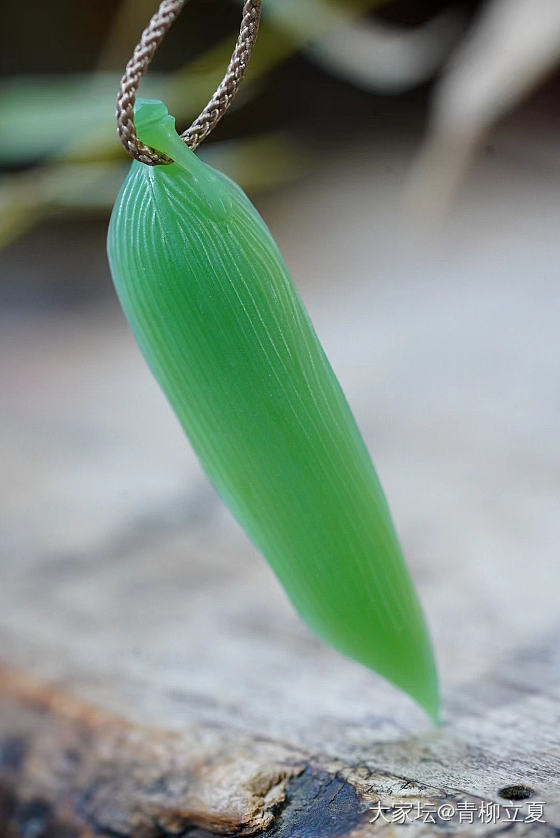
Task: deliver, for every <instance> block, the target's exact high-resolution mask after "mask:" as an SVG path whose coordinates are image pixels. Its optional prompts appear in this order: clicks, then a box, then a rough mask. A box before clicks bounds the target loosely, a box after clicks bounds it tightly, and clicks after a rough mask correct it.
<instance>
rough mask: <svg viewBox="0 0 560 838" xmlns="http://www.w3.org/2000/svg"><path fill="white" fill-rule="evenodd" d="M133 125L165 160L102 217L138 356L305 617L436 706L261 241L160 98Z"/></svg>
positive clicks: (412, 624)
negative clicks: (169, 161)
mask: <svg viewBox="0 0 560 838" xmlns="http://www.w3.org/2000/svg"><path fill="white" fill-rule="evenodd" d="M136 124H137V130H138V134H139V136H140V138H141V139H142V140H143V141H144V142H145V143H147V144H149V145H151V146H153V147H154V148H157V149H159V150H160V151H164V152H165V153H167V154H168V155H169V156H170V157H171V158H173V160H174V162H173V163H172V164H171V165H167V166H155V167H150V166H146V165H144V164H142V163H139V162H137V161H134V162H133V163H132V166H131V168H130V172H129V174H128V176H127V178H126V180H125V182H124V184H123V187H122V189H121V191H120V194H119V196H118V199H117V202H116V205H115V208H114V211H113V215H112V218H111V223H110V228H109V241H108V252H109V261H110V265H111V271H112V274H113V279H114V283H115V288H116V291H117V294H118V296H119V299H120V302H121V304H122V307H123V309H124V312H125V315H126V317H127V319H128V322H129V323H130V326H131V328H132V331H133V332H134V334H135V336H136V339H137V341H138V344H139V346H140V349H141V350H142V352H143V354H144V357H145V359H146V361H147V362H148V364H149V366H150V367H151V369H152V372H153V374H154V375H155V377H156V378H157V380H158V382H159V383H160V385H161V387H162V389H163V391H164V392H165V394H166V396H167V398H168V399H169V402H170V403H171V405H172V407H173V409H174V411H175V413H176V415H177V417H178V418H179V421H180V422H181V424H182V426H183V428H184V429H185V432H186V434H187V435H188V437H189V439H190V441H191V443H192V445H193V447H194V449H195V451H196V453H197V455H198V457H199V459H200V462H201V463H202V466H203V467H204V469H205V471H206V473H207V475H208V477H209V478H210V480H211V481H212V483H213V484H214V486H215V487H216V488H217V490H218V492H219V493H220V495H221V497H222V498H223V500H224V501H225V503H226V504H227V505H228V506H229V508H230V509H231V511H232V512H233V514H234V515H235V517H236V518H237V520H238V521H239V523H240V524H241V525H242V526H243V527H244V529H245V530H246V532H247V533H248V534H249V536H250V537H251V539H252V540H253V542H254V543H255V544H256V545H257V547H258V548H259V549H260V551H261V552H262V554H263V555H264V556H265V558H266V559H267V561H268V562H269V563H270V565H271V567H272V568H273V570H274V572H275V573H276V575H277V576H278V578H279V580H280V582H281V583H282V585H283V586H284V588H285V590H286V592H287V594H288V596H289V597H290V599H291V601H292V603H293V605H294V606H295V608H296V609H297V611H298V612H299V614H300V615H301V616H302V617H303V619H304V620H305V621H306V622H307V623H308V624H309V626H311V628H312V629H314V630H315V632H317V634H318V635H320V636H321V637H322V638H323V639H324V640H325V641H327V642H328V643H330V644H331V645H332V646H334V647H335V648H336V649H338V650H339V651H340V652H343V653H344V654H345V655H348V656H349V657H351V658H354V659H355V660H357V661H360V662H361V663H362V664H365V665H366V666H368V667H370V668H371V669H374V670H375V671H376V672H378V673H380V674H381V675H383V676H384V677H385V678H387V679H389V680H390V681H392V682H393V683H394V684H396V685H398V686H399V687H401V688H402V689H404V690H406V691H407V692H408V693H409V694H410V695H411V696H413V697H414V698H415V699H416V700H417V701H418V702H419V703H420V704H421V705H422V706H423V707H424V708H425V709H426V710H427V712H428V713H429V714H430V715H431V716H432V717H433V718H437V714H438V690H437V678H436V672H435V666H434V660H433V656H432V651H431V645H430V640H429V636H428V633H427V630H426V625H425V621H424V618H423V615H422V610H421V607H420V604H419V602H418V599H417V596H416V594H415V591H414V587H413V585H412V582H411V579H410V576H409V574H408V571H407V568H406V565H405V562H404V559H403V556H402V552H401V548H400V546H399V542H398V539H397V536H396V534H395V530H394V527H393V524H392V521H391V516H390V513H389V509H388V507H387V503H386V500H385V496H384V494H383V490H382V489H381V486H380V484H379V480H378V478H377V475H376V473H375V470H374V467H373V464H372V462H371V459H370V456H369V454H368V451H367V449H366V447H365V444H364V442H363V440H362V438H361V436H360V432H359V430H358V428H357V426H356V422H355V420H354V418H353V416H352V413H351V412H350V409H349V407H348V404H347V402H346V399H345V397H344V394H343V393H342V390H341V388H340V385H339V383H338V381H337V379H336V377H335V375H334V373H333V371H332V369H331V367H330V365H329V362H328V360H327V358H326V356H325V354H324V352H323V349H322V347H321V344H320V343H319V341H318V339H317V336H316V334H315V331H314V329H313V326H312V324H311V322H310V320H309V316H308V315H307V312H306V311H305V309H304V307H303V304H302V302H301V300H300V298H299V296H298V294H297V292H296V290H295V288H294V285H293V282H292V280H291V278H290V275H289V273H288V271H287V269H286V266H285V265H284V262H283V260H282V256H281V255H280V253H279V251H278V248H277V247H276V244H275V243H274V241H273V239H272V237H271V235H270V233H269V231H268V229H267V227H266V225H265V224H264V222H263V220H262V218H261V217H260V216H259V214H258V213H257V211H256V210H255V208H254V207H253V205H252V204H251V203H250V201H249V200H248V198H247V197H246V195H245V194H244V193H243V192H242V190H241V189H240V188H239V187H238V186H237V185H236V184H235V183H233V182H232V181H231V180H229V179H228V178H227V177H225V176H224V175H222V174H221V173H220V172H217V171H215V170H213V169H211V168H210V167H209V166H207V165H206V164H205V163H203V162H202V161H201V160H200V159H199V158H198V157H197V156H196V155H195V154H193V152H191V151H190V150H189V149H188V148H187V147H186V146H185V145H184V143H183V142H182V141H181V139H180V138H179V137H178V135H177V133H176V131H175V124H174V120H173V118H172V117H171V116H169V114H168V113H167V110H166V108H165V106H164V105H163V104H162V103H161V102H155V101H143V102H141V103H140V104H139V105H138V107H137V110H136ZM373 694H374V693H372V695H373Z"/></svg>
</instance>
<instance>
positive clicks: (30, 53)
mask: <svg viewBox="0 0 560 838" xmlns="http://www.w3.org/2000/svg"><path fill="white" fill-rule="evenodd" d="M153 10H154V3H152V2H147V0H120V2H117V0H98V2H96V3H93V4H92V3H82V4H76V3H73V2H70V1H69V0H52V2H49V3H48V4H45V3H40V2H28V3H26V4H17V3H12V4H8V5H7V6H6V8H4V9H3V12H2V20H3V25H2V31H1V32H0V62H1V70H2V80H1V82H0V165H1V167H2V176H1V179H0V244H1V247H2V250H1V251H0V264H1V279H0V298H1V309H0V324H1V328H0V365H1V385H0V386H1V392H2V411H1V427H0V449H1V457H2V464H3V465H2V473H3V481H2V482H3V483H4V486H3V490H2V492H3V498H2V506H3V518H4V523H3V525H2V535H1V537H2V541H3V545H2V554H3V556H5V557H6V560H5V561H4V559H2V561H3V571H2V572H3V577H4V580H5V582H6V584H5V585H4V591H5V594H6V596H5V602H4V605H3V608H2V621H3V624H4V626H5V628H6V630H8V631H14V632H16V631H18V630H20V629H21V626H22V625H23V623H22V622H21V621H22V620H23V619H24V617H23V616H22V614H21V610H20V609H19V607H18V602H19V603H21V601H22V597H23V596H24V595H25V591H26V589H27V587H28V586H29V568H30V567H31V568H32V567H34V566H35V563H36V562H38V561H39V557H42V558H41V561H45V557H47V558H49V561H51V562H52V563H54V561H55V559H56V560H57V562H58V565H57V566H58V567H60V568H62V569H61V570H59V571H57V573H59V576H58V577H56V578H58V580H59V582H60V579H61V576H60V574H63V573H64V572H69V570H68V568H69V567H70V566H71V567H72V568H73V570H72V573H73V574H74V577H73V579H74V580H77V579H78V576H79V572H80V571H79V568H80V566H81V565H80V557H81V558H82V559H84V557H88V556H89V557H91V556H92V555H94V554H99V555H101V554H105V553H106V554H107V555H111V556H112V561H113V562H114V563H116V562H117V559H119V560H120V561H121V566H123V565H122V562H124V563H125V565H126V557H127V556H128V557H131V556H133V554H134V552H135V549H136V546H137V545H138V544H139V543H140V542H142V544H143V546H144V547H145V548H146V549H147V548H148V547H150V549H151V550H152V552H153V551H156V552H157V553H158V555H163V554H165V555H169V556H176V557H179V556H180V555H181V553H182V552H183V551H184V545H185V543H186V541H185V539H187V538H190V537H191V535H192V533H193V532H195V530H196V532H197V533H198V535H197V538H198V539H199V541H198V542H197V543H198V545H199V548H200V549H202V547H200V545H203V547H204V550H207V551H210V547H211V544H212V543H213V544H215V543H216V542H215V539H216V538H217V535H216V533H217V529H216V524H215V518H212V520H213V521H214V523H213V527H214V535H213V536H210V535H209V534H208V530H207V528H206V529H205V522H206V523H207V522H208V520H209V516H210V517H211V516H212V515H213V516H216V515H218V516H221V517H220V520H222V518H223V527H224V530H223V532H224V533H225V534H224V535H223V538H222V541H221V542H220V544H221V547H216V546H215V548H214V549H215V554H216V555H217V554H218V553H220V552H222V553H223V551H224V550H225V549H226V547H225V546H224V545H226V544H229V545H232V544H233V545H237V546H236V548H235V550H233V548H232V554H233V553H236V555H237V557H239V555H240V554H241V553H243V551H245V552H247V551H248V550H250V548H249V547H248V545H247V544H246V542H245V541H244V537H243V536H242V535H241V534H240V533H239V532H238V531H237V529H236V527H235V525H234V524H233V522H231V521H230V519H229V518H228V516H227V513H226V512H225V511H223V510H221V507H219V506H218V505H216V504H215V499H214V496H213V494H212V492H211V490H210V489H209V488H208V487H207V485H206V482H205V480H204V478H203V476H202V474H201V473H200V471H199V467H198V465H197V463H196V462H195V460H194V456H193V455H192V452H191V451H190V448H189V447H188V445H187V443H186V442H185V440H184V439H183V437H182V434H181V433H180V431H179V429H178V428H177V425H176V422H175V419H174V417H173V416H172V414H171V411H170V410H169V408H168V407H167V405H166V404H165V402H164V400H163V397H162V396H161V394H160V393H159V391H158V389H157V387H156V385H155V384H154V382H152V380H151V378H150V375H149V373H148V371H147V369H146V367H145V366H144V364H143V362H142V360H141V358H140V355H139V353H138V351H137V349H136V347H135V345H134V343H133V341H132V338H131V336H130V334H129V332H128V330H127V327H126V324H125V323H124V320H123V317H122V314H121V312H120V310H119V308H118V305H117V302H116V298H115V296H114V293H113V290H112V286H111V281H110V276H109V271H108V267H107V263H106V256H105V236H106V229H107V223H108V218H109V213H110V208H111V205H112V203H113V201H114V199H115V196H116V193H117V191H118V188H119V185H120V183H121V182H122V179H123V177H124V175H125V172H126V170H127V167H128V165H129V161H128V160H127V159H126V156H125V154H124V153H123V150H122V148H121V147H120V145H119V143H118V141H117V137H116V131H115V122H114V98H115V94H116V90H117V85H118V79H119V77H120V75H121V73H122V69H123V67H124V64H125V63H126V61H127V59H128V57H129V55H130V53H131V51H132V48H133V46H134V45H135V43H136V41H137V40H138V38H139V35H140V32H141V30H142V28H143V26H144V25H145V24H146V22H147V20H148V18H149V16H150V14H151V13H152V11H153ZM239 18H240V4H239V3H235V2H227V0H191V2H190V3H189V4H188V5H187V7H186V8H185V9H184V11H183V13H182V15H181V17H180V18H179V20H178V21H177V22H176V24H175V26H174V28H173V29H172V31H171V32H170V34H169V36H168V37H167V39H166V41H165V42H164V44H163V45H162V46H161V48H160V49H159V51H158V53H157V55H156V58H155V61H154V64H153V68H152V70H151V71H150V73H149V74H148V76H147V77H146V78H145V80H144V81H143V84H142V88H141V95H149V96H157V97H158V98H162V99H164V100H165V102H166V104H167V105H168V106H169V109H170V111H171V112H172V113H174V114H175V115H176V118H177V124H178V126H179V127H180V128H181V130H182V129H183V128H184V127H186V126H187V125H188V124H189V123H190V121H191V120H192V119H193V118H194V116H196V115H197V114H198V112H199V110H200V109H201V107H202V106H203V105H204V104H205V103H206V101H207V100H208V98H209V97H210V95H211V93H212V92H213V90H214V88H215V86H216V84H217V82H218V81H219V79H220V78H221V75H222V74H223V71H224V68H225V66H226V64H227V61H228V59H229V55H230V53H231V50H232V47H233V43H234V40H235V37H236V34H237V30H238V26H239ZM559 63H560V4H559V3H558V2H557V0H476V1H475V0H426V2H422V3H419V2H416V1H415V2H412V0H393V2H390V0H387V2H379V1H378V2H374V0H371V2H368V0H264V19H263V24H262V29H261V34H260V37H259V41H258V43H257V47H256V51H255V55H254V60H253V63H252V66H251V69H250V72H249V74H248V77H247V80H246V82H245V83H244V85H243V87H242V90H241V93H240V94H239V97H238V99H237V100H236V102H235V104H234V106H233V107H232V108H231V110H230V112H229V113H228V114H227V115H226V117H225V118H224V119H223V121H222V122H221V123H220V125H219V126H218V128H217V129H216V130H215V131H214V133H213V134H212V135H211V137H210V138H209V139H208V140H207V141H206V142H205V143H204V144H203V145H202V147H201V149H200V154H201V156H202V157H203V158H204V159H205V160H207V161H208V162H210V163H211V164H212V165H215V166H216V167H218V168H220V169H222V170H224V171H226V172H227V173H228V174H229V175H231V176H232V177H233V178H234V179H235V180H237V181H238V182H239V183H240V184H241V185H242V186H243V187H244V188H245V189H246V191H247V192H248V193H249V194H250V196H251V198H252V199H253V200H254V201H255V203H256V204H257V206H258V208H259V210H260V211H261V213H262V214H263V216H264V217H265V219H266V221H267V223H268V225H269V226H270V228H271V229H272V232H273V234H274V235H275V237H276V239H277V241H278V243H279V245H280V248H281V250H282V251H283V253H284V256H285V258H286V261H287V263H288V266H289V267H290V269H291V271H292V274H293V276H294V280H295V282H296V285H297V286H298V288H299V289H300V291H301V293H302V296H303V298H304V300H305V302H306V304H307V306H308V308H309V310H310V313H311V315H312V317H313V319H314V322H315V323H316V326H317V330H318V333H319V335H320V337H321V339H322V340H323V343H324V345H325V347H326V349H327V352H328V354H329V356H330V358H331V360H332V362H333V366H334V368H335V370H336V372H337V374H338V375H339V377H340V379H341V381H342V384H343V387H344V389H345V390H346V392H347V395H348V397H349V401H350V403H351V405H352V407H353V409H354V410H355V413H356V415H357V418H358V421H359V423H360V425H361V427H362V428H363V431H364V436H365V437H366V441H367V443H368V445H369V447H370V450H371V451H372V454H373V457H374V460H375V462H376V464H377V466H378V468H379V471H380V474H381V478H382V481H383V483H384V486H385V488H386V491H387V495H388V498H389V501H390V504H391V507H392V509H393V512H394V515H395V518H396V521H397V525H398V529H399V531H400V533H401V535H402V538H403V541H404V544H405V548H406V553H407V555H408V557H409V561H410V564H411V568H412V571H413V574H414V576H415V578H416V580H417V581H418V583H419V585H420V588H421V594H422V599H423V601H424V603H425V604H426V609H427V613H428V615H429V619H430V623H431V625H432V629H433V631H434V634H435V638H436V647H437V648H439V653H440V659H441V665H442V671H443V677H444V681H445V682H446V683H449V682H450V681H453V679H454V678H455V679H465V678H467V677H473V678H476V675H477V672H479V670H480V668H481V666H483V663H481V661H483V660H486V658H485V657H484V655H485V651H484V650H487V649H488V646H489V645H490V646H491V647H492V651H493V654H495V655H500V654H502V653H503V654H506V653H507V652H508V651H509V650H511V649H513V648H515V647H516V646H518V645H519V644H523V642H524V640H525V638H526V637H527V636H528V632H531V634H534V633H535V632H537V633H543V634H544V633H546V632H547V631H549V629H550V626H551V625H552V623H553V622H554V620H555V619H556V615H557V599H558V596H557V587H556V586H555V585H551V584H550V582H549V580H550V574H551V567H553V565H555V564H557V545H558V540H559V536H560V521H559V518H560V516H559V515H558V487H559V475H560V445H559V430H558V428H559V422H558V418H559V412H558V410H559V407H560V391H559V386H558V382H559V372H560V360H559V357H560V353H559V349H560V338H559V329H558V313H559V311H560V305H559V304H560V283H559V282H558V279H559V277H558V273H559V268H558V265H559V264H560V259H559V255H560V253H559V248H560V244H559V234H558V230H559V229H560V209H559V206H560V204H559V189H560V155H559V153H558V148H559V146H560V108H559V107H558V98H559V93H560V77H559V75H558V70H557V66H558V64H559ZM189 504H190V506H189ZM187 508H188V509H190V512H189V514H188V515H187V514H186V512H185V510H186V509H187ZM216 509H220V510H221V511H219V512H216ZM209 510H212V511H211V513H210V512H209ZM197 527H198V528H199V529H197ZM189 533H190V534H191V535H189ZM212 539H214V541H212ZM108 545H111V547H110V549H109V547H108ZM135 545H136V546H135ZM166 550H167V551H168V553H165V551H166ZM177 560H178V558H177ZM253 560H254V561H255V562H256V561H257V559H256V557H252V558H251V561H253ZM84 561H85V559H84ZM169 561H170V562H171V564H173V562H174V561H175V559H170V560H169ZM234 561H239V558H237V559H235V560H234ZM159 567H160V570H159V573H160V574H163V576H162V575H160V576H159V577H158V580H159V582H158V583H157V584H160V585H163V582H162V581H161V580H162V579H163V580H165V578H166V576H165V573H166V571H165V567H166V565H165V562H164V563H163V564H160V566H159ZM529 568H530V572H529ZM65 569H66V570H65ZM263 572H264V571H263ZM169 573H170V574H171V571H169ZM76 574H77V575H76ZM171 576H172V574H171V575H170V577H169V578H171ZM108 578H109V577H107V579H108ZM113 578H114V577H113ZM124 578H126V579H127V580H128V582H130V578H131V576H130V573H129V572H127V573H126V574H125V577H123V579H124ZM173 578H174V577H173ZM107 579H106V581H105V583H104V584H107V585H109V586H111V585H113V584H114V583H113V582H110V581H107ZM438 580H443V581H441V582H440V581H438ZM152 581H153V582H154V584H156V583H155V580H152ZM123 584H124V582H123ZM75 585H78V581H75V584H74V582H72V584H71V585H70V586H69V587H68V588H64V586H62V587H61V585H60V584H58V583H57V586H55V588H54V589H53V588H50V589H49V592H47V591H45V592H44V596H43V597H42V598H38V599H37V601H36V602H35V603H34V608H35V611H34V613H35V614H36V615H37V620H38V626H37V628H36V631H37V632H39V631H43V632H46V631H47V628H46V625H47V623H48V620H47V616H46V612H47V611H49V613H50V611H51V610H52V609H53V608H54V609H56V608H69V603H71V602H73V601H78V602H79V603H80V607H79V614H78V613H74V612H73V613H74V616H73V619H74V621H75V622H74V623H72V622H70V623H69V624H68V625H69V627H70V629H71V627H72V626H78V625H80V624H81V623H80V621H82V622H84V621H85V622H86V623H87V620H88V619H90V620H94V621H95V619H99V613H100V612H99V611H98V610H97V611H95V610H91V611H88V609H89V608H91V609H93V606H91V605H89V604H88V602H89V600H88V594H87V592H86V589H85V588H84V589H83V591H82V597H81V599H80V597H79V596H78V594H77V590H78V589H77V588H76V587H75ZM88 590H89V591H90V590H91V589H88ZM497 591H498V592H499V594H498V596H499V602H497V600H496V597H497ZM166 595H168V596H173V592H172V591H166ZM77 596H78V599H77V600H76V597H77ZM108 601H109V600H106V602H108ZM463 602H464V603H466V604H464V605H462V604H461V603H463ZM61 603H62V604H61ZM105 607H107V608H110V605H106V606H105ZM255 607H258V606H257V605H255ZM278 607H282V608H283V607H284V606H283V605H282V606H278ZM154 608H155V604H154ZM496 609H498V611H499V612H500V620H501V624H500V625H501V629H500V630H499V631H496V632H495V633H493V634H492V636H489V634H488V630H487V623H484V621H483V620H482V618H483V617H484V615H488V614H490V613H493V611H495V610H496ZM111 613H112V612H111ZM116 613H117V612H116V611H115V613H113V614H112V617H111V619H113V618H114V619H115V620H117V617H116V616H115V615H116ZM39 615H42V616H41V619H42V620H43V622H42V624H41V627H39ZM88 615H89V616H88ZM478 617H480V618H481V619H480V622H479V620H478V619H477V618H478ZM118 619H121V620H122V619H126V617H123V614H122V612H119V617H118ZM294 625H295V623H294ZM298 625H299V624H298ZM26 630H30V629H29V627H27V629H26ZM301 630H302V631H303V629H301ZM297 631H300V629H299V628H298V629H297ZM115 637H116V636H115V635H114V634H113V642H114V643H115V644H116V645H117V647H118V639H115ZM126 642H127V643H128V642H130V641H129V640H127V641H126ZM158 642H159V643H160V645H159V646H157V648H156V646H155V647H154V655H156V654H157V650H159V651H160V652H161V648H162V647H161V638H160V640H159V641H158ZM123 643H125V641H124V640H123ZM457 650H459V651H460V655H461V669H460V672H459V670H457V669H456V667H455V663H456V657H457ZM81 653H82V654H84V649H83V647H82V650H81ZM87 654H89V655H94V654H95V652H94V649H93V647H92V648H91V649H90V650H89V651H88V652H87ZM134 665H136V664H134ZM131 666H133V664H131ZM454 667H455V668H454ZM200 677H202V676H200ZM201 689H202V688H201Z"/></svg>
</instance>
